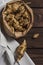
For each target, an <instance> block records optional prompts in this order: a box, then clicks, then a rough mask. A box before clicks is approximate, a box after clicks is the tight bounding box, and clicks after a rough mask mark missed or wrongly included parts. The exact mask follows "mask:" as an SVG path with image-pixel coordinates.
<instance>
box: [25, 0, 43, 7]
mask: <svg viewBox="0 0 43 65" xmlns="http://www.w3.org/2000/svg"><path fill="white" fill-rule="evenodd" d="M24 1H25V2H31V4H30V6H31V7H32V8H43V0H24Z"/></svg>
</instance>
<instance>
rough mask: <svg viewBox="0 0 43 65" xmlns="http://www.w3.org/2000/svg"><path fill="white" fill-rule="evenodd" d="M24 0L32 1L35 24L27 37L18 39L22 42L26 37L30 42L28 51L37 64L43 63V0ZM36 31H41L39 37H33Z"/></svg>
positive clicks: (41, 64) (28, 42) (42, 64)
mask: <svg viewBox="0 0 43 65" xmlns="http://www.w3.org/2000/svg"><path fill="white" fill-rule="evenodd" d="M24 1H25V2H31V4H29V6H30V7H31V8H32V9H33V12H34V25H33V28H32V29H31V30H30V32H28V34H27V35H26V36H25V37H23V38H20V39H18V40H17V41H18V42H19V43H21V42H22V41H23V40H24V39H26V40H27V44H28V48H27V53H28V54H29V56H30V57H31V59H32V60H33V61H34V63H35V64H36V65H43V0H24ZM0 20H1V17H0ZM36 33H39V37H38V38H37V39H33V38H32V36H33V35H34V34H36Z"/></svg>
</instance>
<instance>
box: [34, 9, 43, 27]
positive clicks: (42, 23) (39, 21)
mask: <svg viewBox="0 0 43 65" xmlns="http://www.w3.org/2000/svg"><path fill="white" fill-rule="evenodd" d="M33 13H34V26H33V27H43V9H40V8H39V9H36V8H33Z"/></svg>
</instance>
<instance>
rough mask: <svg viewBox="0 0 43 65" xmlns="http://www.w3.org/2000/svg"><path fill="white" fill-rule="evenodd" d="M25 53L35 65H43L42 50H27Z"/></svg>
mask: <svg viewBox="0 0 43 65" xmlns="http://www.w3.org/2000/svg"><path fill="white" fill-rule="evenodd" d="M27 53H28V54H29V56H30V57H31V59H33V61H34V63H35V64H36V65H43V49H28V50H27Z"/></svg>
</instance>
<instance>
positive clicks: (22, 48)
mask: <svg viewBox="0 0 43 65" xmlns="http://www.w3.org/2000/svg"><path fill="white" fill-rule="evenodd" d="M26 49H27V43H26V40H24V41H23V43H22V44H21V45H19V46H18V47H17V49H16V51H15V58H16V60H17V61H20V60H21V58H22V57H23V56H24V53H25V51H26Z"/></svg>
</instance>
